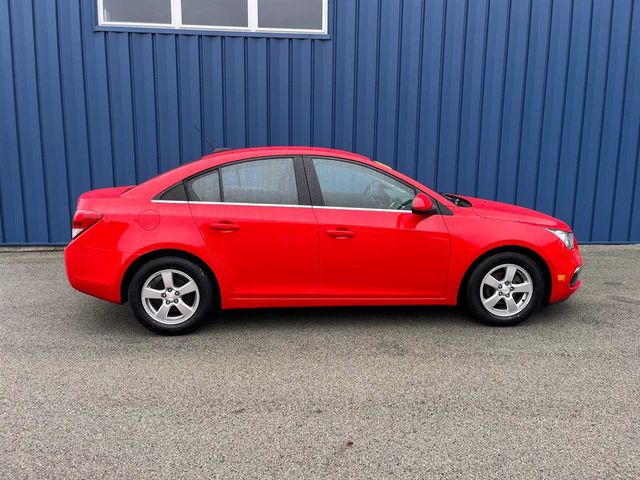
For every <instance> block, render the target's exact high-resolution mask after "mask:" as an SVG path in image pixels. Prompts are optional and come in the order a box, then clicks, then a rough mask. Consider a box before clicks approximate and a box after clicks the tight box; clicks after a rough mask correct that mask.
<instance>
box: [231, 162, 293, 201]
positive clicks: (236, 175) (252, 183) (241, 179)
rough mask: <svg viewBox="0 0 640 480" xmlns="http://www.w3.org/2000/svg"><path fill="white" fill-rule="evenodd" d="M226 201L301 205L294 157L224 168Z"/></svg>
mask: <svg viewBox="0 0 640 480" xmlns="http://www.w3.org/2000/svg"><path fill="white" fill-rule="evenodd" d="M222 188H223V191H224V195H223V196H224V201H225V202H235V203H271V204H278V205H297V204H298V189H297V187H296V178H295V173H294V170H293V159H292V158H268V159H264V160H252V161H249V162H242V163H238V164H236V165H229V166H228V167H223V168H222Z"/></svg>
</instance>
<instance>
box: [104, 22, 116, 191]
mask: <svg viewBox="0 0 640 480" xmlns="http://www.w3.org/2000/svg"><path fill="white" fill-rule="evenodd" d="M110 38H111V36H110V34H109V33H105V34H104V57H105V64H106V70H107V97H108V98H107V105H108V110H109V147H110V149H111V174H112V175H113V182H112V184H113V185H115V184H116V183H118V167H117V162H116V155H115V150H114V148H113V108H112V102H111V97H112V94H111V84H112V81H111V62H110V61H109V43H110Z"/></svg>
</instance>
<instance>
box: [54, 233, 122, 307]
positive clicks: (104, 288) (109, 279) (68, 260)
mask: <svg viewBox="0 0 640 480" xmlns="http://www.w3.org/2000/svg"><path fill="white" fill-rule="evenodd" d="M64 263H65V267H66V271H67V278H68V279H69V283H70V284H71V286H72V287H73V288H75V289H76V290H79V291H81V292H83V293H86V294H88V295H92V296H94V297H98V298H101V299H103V300H108V301H110V302H115V303H121V295H120V283H121V281H122V272H123V269H124V264H125V256H124V255H123V254H122V253H121V252H118V251H114V250H104V249H100V248H94V247H87V246H83V245H82V244H81V243H80V242H78V241H72V242H71V243H70V244H69V245H67V247H66V248H65V249H64Z"/></svg>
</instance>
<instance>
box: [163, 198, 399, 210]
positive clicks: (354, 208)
mask: <svg viewBox="0 0 640 480" xmlns="http://www.w3.org/2000/svg"><path fill="white" fill-rule="evenodd" d="M151 202H152V203H193V204H197V205H235V206H241V207H292V208H321V209H323V210H353V211H365V212H394V213H411V210H393V209H384V208H356V207H327V206H314V205H292V204H289V203H240V202H200V201H193V202H189V201H186V200H155V199H154V200H151Z"/></svg>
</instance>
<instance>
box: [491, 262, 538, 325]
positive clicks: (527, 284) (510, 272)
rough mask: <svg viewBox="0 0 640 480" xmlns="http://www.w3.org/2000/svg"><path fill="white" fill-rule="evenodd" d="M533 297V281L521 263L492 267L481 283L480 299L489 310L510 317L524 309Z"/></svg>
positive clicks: (494, 313) (500, 315)
mask: <svg viewBox="0 0 640 480" xmlns="http://www.w3.org/2000/svg"><path fill="white" fill-rule="evenodd" d="M532 297H533V282H532V281H531V276H530V275H529V273H528V272H527V271H526V270H525V269H524V268H522V267H521V266H519V265H514V264H512V263H505V264H502V265H498V266H497V267H495V268H493V269H491V270H490V271H489V273H487V274H486V275H485V276H484V278H483V279H482V283H481V284H480V300H481V302H482V305H483V306H484V308H485V309H487V311H488V312H490V313H492V314H493V315H497V316H499V317H510V316H512V315H515V314H517V313H520V312H521V311H523V310H524V309H525V308H526V307H527V305H528V304H529V302H530V301H531V298H532Z"/></svg>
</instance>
